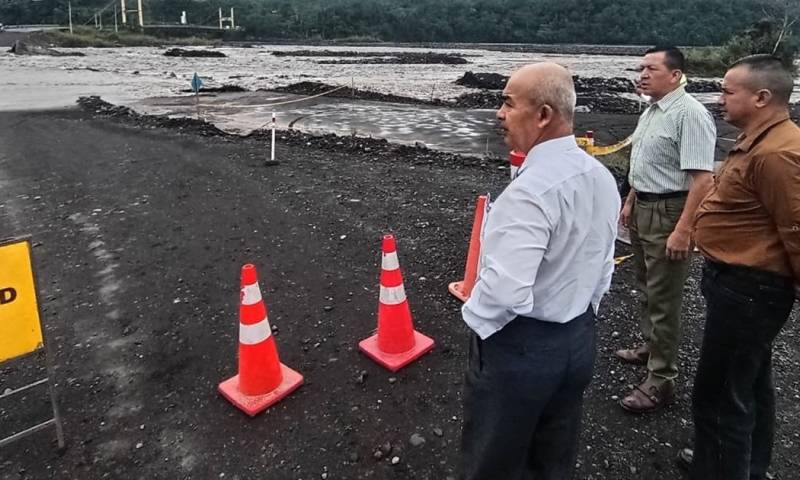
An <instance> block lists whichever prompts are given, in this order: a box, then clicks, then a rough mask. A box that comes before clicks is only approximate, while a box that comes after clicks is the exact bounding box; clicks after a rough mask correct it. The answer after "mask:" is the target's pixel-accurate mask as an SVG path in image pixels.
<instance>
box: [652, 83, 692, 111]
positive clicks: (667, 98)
mask: <svg viewBox="0 0 800 480" xmlns="http://www.w3.org/2000/svg"><path fill="white" fill-rule="evenodd" d="M684 95H686V89H685V88H683V87H682V86H681V87H678V88H676V89H675V90H673V91H671V92H669V93H668V94H666V95H664V97H663V98H662V99H661V100H659V101H657V102H656V103H654V104H653V105H658V108H660V109H661V110H664V111H665V112H666V111H667V110H669V107H671V106H672V105H674V104H675V102H677V101H678V99H680V98H681V97H682V96H684Z"/></svg>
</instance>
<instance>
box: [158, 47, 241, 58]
mask: <svg viewBox="0 0 800 480" xmlns="http://www.w3.org/2000/svg"><path fill="white" fill-rule="evenodd" d="M164 56H165V57H191V58H225V57H227V55H225V54H224V53H222V52H217V51H215V50H185V49H183V48H170V49H169V50H167V51H166V52H164Z"/></svg>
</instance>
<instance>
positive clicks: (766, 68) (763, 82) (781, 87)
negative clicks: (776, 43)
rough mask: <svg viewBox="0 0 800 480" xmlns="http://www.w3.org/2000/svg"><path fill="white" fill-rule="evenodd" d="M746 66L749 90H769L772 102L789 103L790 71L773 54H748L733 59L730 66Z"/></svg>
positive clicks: (792, 82)
mask: <svg viewBox="0 0 800 480" xmlns="http://www.w3.org/2000/svg"><path fill="white" fill-rule="evenodd" d="M735 67H747V69H748V70H749V75H748V76H747V80H746V83H747V85H748V86H749V87H750V89H751V90H753V91H757V90H769V91H770V92H772V96H773V98H774V102H776V103H779V104H781V105H786V104H788V103H789V99H790V97H791V96H792V89H793V88H794V81H793V80H792V73H791V72H790V71H789V69H787V68H786V67H785V66H784V65H783V63H781V61H780V59H778V58H777V57H775V56H773V55H768V54H759V55H749V56H747V57H744V58H741V59H739V60H737V61H735V62H734V63H733V64H732V65H731V66H730V68H735Z"/></svg>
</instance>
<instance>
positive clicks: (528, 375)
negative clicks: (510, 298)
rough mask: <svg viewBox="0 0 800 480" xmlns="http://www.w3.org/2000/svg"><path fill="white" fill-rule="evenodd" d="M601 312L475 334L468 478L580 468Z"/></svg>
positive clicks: (541, 477)
mask: <svg viewBox="0 0 800 480" xmlns="http://www.w3.org/2000/svg"><path fill="white" fill-rule="evenodd" d="M595 348H596V344H595V317H594V313H593V312H592V311H591V309H590V310H589V311H587V312H586V313H584V314H583V315H581V316H579V317H577V318H575V319H573V320H572V321H570V322H568V323H566V324H557V323H550V322H542V321H539V320H536V319H533V318H527V317H517V318H516V319H515V320H513V321H512V322H511V323H509V324H508V325H506V326H505V328H503V329H502V330H500V331H499V332H497V333H495V334H494V335H492V336H491V337H489V338H488V339H486V340H483V341H482V340H480V338H479V337H478V336H477V335H474V334H473V335H472V343H471V345H470V353H469V369H468V371H467V376H466V386H465V392H464V432H463V438H462V451H463V466H464V478H465V479H466V480H532V479H535V480H567V479H569V478H571V477H572V474H573V471H574V469H575V457H576V454H577V448H578V446H577V444H578V436H579V433H580V425H581V416H582V413H583V412H582V409H583V392H584V390H585V389H586V387H587V386H588V385H589V382H590V381H591V379H592V372H593V368H594V358H595Z"/></svg>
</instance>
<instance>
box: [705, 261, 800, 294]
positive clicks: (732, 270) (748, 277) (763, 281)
mask: <svg viewBox="0 0 800 480" xmlns="http://www.w3.org/2000/svg"><path fill="white" fill-rule="evenodd" d="M706 267H707V268H708V269H709V270H710V271H712V272H714V273H717V274H720V275H725V276H728V277H731V278H734V279H736V280H738V281H739V282H743V284H744V285H753V284H757V285H764V286H768V287H775V288H779V289H785V290H789V291H793V290H794V281H793V279H792V278H791V277H785V276H783V275H779V274H777V273H773V272H768V271H766V270H761V269H758V268H753V267H747V266H744V265H731V264H729V263H721V262H715V261H713V260H708V259H706Z"/></svg>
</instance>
